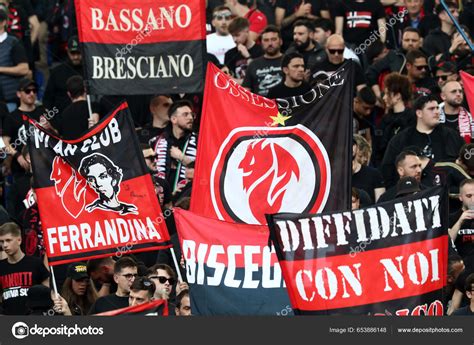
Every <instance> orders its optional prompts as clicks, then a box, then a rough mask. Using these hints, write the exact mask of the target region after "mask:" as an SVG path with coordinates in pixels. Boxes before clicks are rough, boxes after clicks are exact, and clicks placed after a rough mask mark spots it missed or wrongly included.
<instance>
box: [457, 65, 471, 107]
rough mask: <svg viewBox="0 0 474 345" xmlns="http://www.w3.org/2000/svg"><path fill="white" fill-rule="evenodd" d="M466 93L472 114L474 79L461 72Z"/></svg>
mask: <svg viewBox="0 0 474 345" xmlns="http://www.w3.org/2000/svg"><path fill="white" fill-rule="evenodd" d="M460 75H461V79H462V83H463V87H464V93H465V94H466V99H467V103H468V104H469V109H471V112H472V111H473V109H474V77H473V76H472V75H470V74H468V73H466V72H464V71H461V72H460Z"/></svg>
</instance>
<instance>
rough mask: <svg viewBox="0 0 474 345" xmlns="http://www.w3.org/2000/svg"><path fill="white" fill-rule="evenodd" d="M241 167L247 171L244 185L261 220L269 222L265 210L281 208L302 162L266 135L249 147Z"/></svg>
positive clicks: (252, 207) (275, 210)
mask: <svg viewBox="0 0 474 345" xmlns="http://www.w3.org/2000/svg"><path fill="white" fill-rule="evenodd" d="M239 168H240V169H242V171H243V186H244V190H245V191H246V192H247V195H248V199H249V204H250V209H251V210H252V213H253V214H254V216H255V218H256V219H257V220H258V221H259V222H261V223H265V217H264V214H265V213H277V212H278V211H280V209H281V204H282V200H283V197H284V196H285V193H286V192H287V186H288V183H289V182H290V180H291V178H292V177H294V178H296V180H297V181H298V180H299V178H300V171H299V168H298V164H297V162H296V160H295V159H294V158H293V157H292V156H291V154H290V153H289V152H288V151H286V150H285V149H284V148H282V147H281V146H280V145H278V144H276V143H274V142H271V141H269V140H266V139H261V140H259V141H255V142H253V143H252V144H250V145H249V146H248V147H247V151H246V153H245V156H244V158H243V159H242V161H241V162H240V164H239ZM262 196H263V198H262ZM265 196H266V197H265Z"/></svg>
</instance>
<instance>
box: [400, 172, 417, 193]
mask: <svg viewBox="0 0 474 345" xmlns="http://www.w3.org/2000/svg"><path fill="white" fill-rule="evenodd" d="M419 191H420V183H419V182H418V181H417V180H416V178H414V177H411V176H405V177H402V178H401V179H400V181H398V183H397V197H398V196H404V195H407V194H412V193H416V192H419Z"/></svg>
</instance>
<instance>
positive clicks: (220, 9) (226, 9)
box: [212, 5, 232, 15]
mask: <svg viewBox="0 0 474 345" xmlns="http://www.w3.org/2000/svg"><path fill="white" fill-rule="evenodd" d="M221 11H229V12H231V13H232V11H231V10H230V8H229V7H227V6H225V5H220V6H216V7H214V9H213V10H212V15H214V14H216V13H217V12H221Z"/></svg>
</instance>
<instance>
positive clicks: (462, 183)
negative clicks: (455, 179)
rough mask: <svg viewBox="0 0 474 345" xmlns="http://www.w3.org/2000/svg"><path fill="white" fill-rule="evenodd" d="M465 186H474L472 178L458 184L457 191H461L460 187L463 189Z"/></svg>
mask: <svg viewBox="0 0 474 345" xmlns="http://www.w3.org/2000/svg"><path fill="white" fill-rule="evenodd" d="M467 184H474V178H467V179H464V180H462V181H461V183H460V184H459V190H461V188H462V187H464V186H465V185H467Z"/></svg>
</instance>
